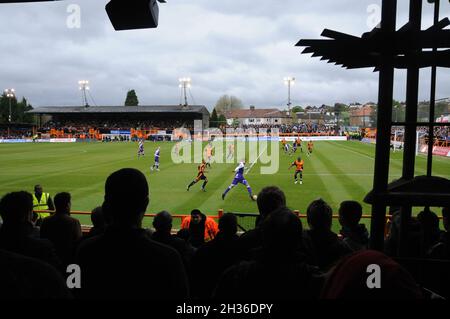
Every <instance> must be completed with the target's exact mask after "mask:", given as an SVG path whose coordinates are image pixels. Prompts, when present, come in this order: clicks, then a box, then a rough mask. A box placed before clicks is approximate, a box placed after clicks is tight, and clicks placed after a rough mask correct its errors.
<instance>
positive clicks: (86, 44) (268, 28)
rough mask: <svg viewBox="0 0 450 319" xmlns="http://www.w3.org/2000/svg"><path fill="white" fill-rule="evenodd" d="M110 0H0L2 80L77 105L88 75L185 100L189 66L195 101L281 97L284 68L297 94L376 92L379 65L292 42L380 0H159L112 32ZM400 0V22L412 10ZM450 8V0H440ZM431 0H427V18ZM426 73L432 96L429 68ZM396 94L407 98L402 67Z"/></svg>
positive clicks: (326, 97) (348, 97) (277, 100)
mask: <svg viewBox="0 0 450 319" xmlns="http://www.w3.org/2000/svg"><path fill="white" fill-rule="evenodd" d="M107 2H108V1H107V0H96V1H92V0H72V1H62V2H55V3H48V4H43V3H41V4H26V5H25V4H24V5H0V29H1V30H2V31H3V34H2V41H1V42H0V88H6V87H14V88H16V90H17V92H18V95H24V96H26V97H27V98H29V99H30V101H31V103H33V105H37V106H39V105H57V104H62V105H77V104H80V101H81V98H80V94H79V91H78V84H77V81H78V80H80V79H89V80H90V81H91V88H92V90H91V93H92V95H93V96H94V98H95V100H96V102H97V104H112V105H113V104H122V103H123V101H124V98H125V94H126V91H127V90H128V89H131V88H133V89H136V91H137V94H138V97H139V100H140V101H141V104H174V103H178V102H179V98H180V91H179V88H178V77H180V76H191V77H192V80H193V87H192V95H193V96H194V98H195V100H196V102H197V103H201V104H205V105H207V106H209V107H210V106H213V105H214V103H215V101H216V100H217V99H218V98H219V97H220V96H221V95H222V94H233V95H236V96H238V97H239V98H241V99H242V100H243V101H244V103H245V104H247V105H249V104H254V105H257V106H278V107H284V105H285V104H286V98H287V89H286V87H285V86H284V84H283V81H282V79H283V77H284V76H287V75H292V76H295V77H296V78H297V83H296V85H295V87H294V88H293V92H292V96H293V99H294V102H295V103H296V104H301V105H308V104H322V103H326V104H331V103H334V102H336V101H341V102H352V101H360V102H365V101H369V100H372V101H376V99H377V93H378V84H377V83H378V82H377V81H378V74H377V73H373V72H372V70H371V69H363V70H351V71H348V70H344V69H342V68H340V67H338V66H335V65H333V64H326V63H324V62H323V61H319V59H317V58H311V57H310V56H309V55H301V54H300V53H301V50H302V48H298V47H295V46H294V45H295V43H296V42H297V41H298V40H300V39H301V38H319V37H320V33H321V31H322V30H323V29H324V28H330V29H335V30H338V31H342V32H348V33H351V34H354V35H361V34H362V33H364V32H366V31H369V30H368V26H367V18H368V13H367V6H368V5H370V4H380V3H381V1H380V0H343V1H336V0H323V1H319V0H314V1H313V0H310V1H299V0H283V1H275V0H260V1H254V0H226V1H211V0H195V1H194V0H192V1H188V0H170V1H169V2H168V3H167V4H165V5H160V25H159V27H158V28H157V29H149V30H135V31H124V32H115V31H114V30H113V28H112V26H111V24H110V22H109V20H108V18H107V16H106V13H105V11H104V6H105V4H106V3H107ZM405 3H406V1H399V8H400V13H399V17H398V20H399V26H400V25H401V24H402V23H404V22H405V21H406V19H407V9H408V7H407V5H405ZM69 4H78V5H80V8H81V28H80V29H69V28H67V27H66V19H67V17H68V15H69V13H67V12H66V9H67V5H69ZM444 12H447V14H448V13H450V5H449V4H448V3H446V4H445V5H444V4H443V10H442V13H443V14H444ZM431 18H432V6H430V5H428V4H425V2H424V27H427V23H428V24H429V23H430V21H431ZM426 72H427V71H424V72H423V74H424V75H423V76H422V77H421V80H422V82H421V87H420V98H421V99H427V96H428V94H429V92H428V91H429V88H428V85H429V76H427V75H426V74H427V73H426ZM397 74H398V79H397V81H396V87H395V95H396V99H399V100H404V91H405V90H404V86H405V85H404V82H403V81H404V75H403V74H402V72H401V71H400V72H397ZM438 76H439V84H438V96H439V97H446V96H450V87H448V85H446V83H449V82H450V72H449V70H439V73H438Z"/></svg>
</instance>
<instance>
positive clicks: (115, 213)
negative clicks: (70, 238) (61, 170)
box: [77, 168, 188, 300]
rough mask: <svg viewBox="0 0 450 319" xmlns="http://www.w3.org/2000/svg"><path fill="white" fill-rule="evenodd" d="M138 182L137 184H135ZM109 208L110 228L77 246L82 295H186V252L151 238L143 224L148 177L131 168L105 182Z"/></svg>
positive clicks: (154, 297) (105, 207)
mask: <svg viewBox="0 0 450 319" xmlns="http://www.w3.org/2000/svg"><path fill="white" fill-rule="evenodd" d="M131 186H132V187H131ZM104 198H105V200H104V203H103V206H102V207H103V212H104V213H105V214H106V215H107V216H108V218H110V220H111V224H110V225H109V226H108V228H107V229H106V231H105V233H104V234H101V235H99V236H95V237H92V238H89V239H87V240H85V241H84V242H83V243H82V244H81V245H80V247H79V249H78V251H77V263H78V264H79V265H80V267H81V271H82V273H83V276H82V277H81V278H82V279H81V287H82V288H81V290H80V291H79V292H80V297H82V298H87V299H117V298H120V299H123V298H127V299H128V298H130V299H142V298H145V299H151V300H167V299H174V300H178V299H184V298H186V297H187V295H188V286H187V277H186V273H185V270H184V267H183V263H182V260H181V257H180V255H179V254H178V253H177V252H176V251H175V250H174V249H173V248H170V247H168V246H165V245H161V244H159V243H157V242H155V241H153V240H151V239H150V238H149V237H148V235H147V233H146V231H145V230H144V229H142V219H143V217H144V213H145V210H146V209H147V205H148V203H149V188H148V184H147V180H146V178H145V176H144V174H142V173H141V172H140V171H138V170H136V169H132V168H125V169H121V170H119V171H116V172H114V173H112V174H111V175H110V176H109V177H108V178H107V180H106V183H105V196H104Z"/></svg>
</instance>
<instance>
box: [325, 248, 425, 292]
mask: <svg viewBox="0 0 450 319" xmlns="http://www.w3.org/2000/svg"><path fill="white" fill-rule="evenodd" d="M369 265H378V266H379V267H380V269H379V271H380V277H379V278H380V281H379V288H376V289H375V288H372V289H371V288H369V287H368V284H367V283H368V281H370V282H371V283H373V284H377V282H376V279H375V278H374V280H373V281H371V279H370V278H369V276H370V275H371V274H373V275H374V276H375V275H376V274H375V271H376V270H375V271H372V272H371V273H368V266H369ZM322 298H323V299H353V300H355V299H358V300H359V299H361V300H371V299H387V300H392V299H421V298H423V295H422V292H421V290H420V288H419V286H418V285H417V283H416V282H415V281H414V279H413V278H412V276H411V275H410V274H409V273H408V272H407V271H406V270H405V269H404V268H403V267H402V266H400V265H399V264H398V263H396V262H395V261H394V260H392V259H391V258H389V257H387V256H386V255H384V254H382V253H380V252H377V251H374V250H361V251H358V252H355V253H353V254H352V255H349V256H346V257H344V258H343V259H342V260H341V261H339V263H338V264H337V265H336V266H335V267H333V269H331V271H330V273H329V275H328V278H327V280H326V282H325V285H324V288H323V290H322Z"/></svg>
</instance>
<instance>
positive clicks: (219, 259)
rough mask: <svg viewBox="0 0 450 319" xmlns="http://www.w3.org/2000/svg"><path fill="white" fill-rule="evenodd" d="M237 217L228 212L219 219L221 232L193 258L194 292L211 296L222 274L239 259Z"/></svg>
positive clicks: (198, 296) (203, 295)
mask: <svg viewBox="0 0 450 319" xmlns="http://www.w3.org/2000/svg"><path fill="white" fill-rule="evenodd" d="M237 242H238V236H237V218H236V216H235V215H233V214H230V213H227V214H224V215H223V216H222V217H221V218H220V220H219V233H218V234H217V236H216V238H214V239H213V240H212V241H210V242H208V243H205V244H204V245H203V246H201V247H200V248H199V249H198V250H197V252H196V253H195V255H194V258H193V259H192V294H193V296H194V297H196V298H199V299H206V298H211V295H212V292H213V290H214V287H215V286H216V284H217V281H218V279H219V277H220V275H221V274H222V273H223V272H224V271H225V270H226V269H227V268H228V267H230V266H232V265H233V264H234V263H235V262H237V261H238V258H239V254H238V245H237Z"/></svg>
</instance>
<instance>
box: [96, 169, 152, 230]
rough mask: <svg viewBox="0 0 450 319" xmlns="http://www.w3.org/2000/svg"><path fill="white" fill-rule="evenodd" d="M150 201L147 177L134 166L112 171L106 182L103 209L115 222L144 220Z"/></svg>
mask: <svg viewBox="0 0 450 319" xmlns="http://www.w3.org/2000/svg"><path fill="white" fill-rule="evenodd" d="M148 203H149V189H148V183H147V179H146V178H145V176H144V174H142V172H140V171H138V170H137V169H134V168H123V169H121V170H118V171H116V172H114V173H112V174H111V175H110V176H109V177H108V178H107V180H106V183H105V201H104V204H103V209H104V210H105V213H107V214H109V215H110V216H111V218H112V219H113V222H118V221H119V222H122V223H130V222H135V221H137V220H138V221H139V223H140V222H141V221H142V218H143V215H144V212H145V210H146V209H147V205H148Z"/></svg>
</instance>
